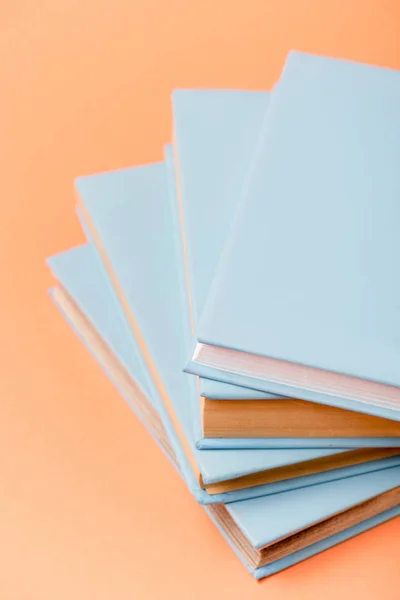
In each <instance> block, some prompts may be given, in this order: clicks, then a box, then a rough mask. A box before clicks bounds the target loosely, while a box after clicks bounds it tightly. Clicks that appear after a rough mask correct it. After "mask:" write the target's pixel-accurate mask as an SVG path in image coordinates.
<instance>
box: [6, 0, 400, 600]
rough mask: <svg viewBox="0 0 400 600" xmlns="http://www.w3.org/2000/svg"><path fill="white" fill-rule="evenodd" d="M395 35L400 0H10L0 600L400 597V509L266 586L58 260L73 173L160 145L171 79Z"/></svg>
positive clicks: (396, 41)
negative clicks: (131, 386)
mask: <svg viewBox="0 0 400 600" xmlns="http://www.w3.org/2000/svg"><path fill="white" fill-rule="evenodd" d="M399 31H400V3H399V1H398V0H376V1H373V2H372V1H368V0H325V1H323V2H321V0H303V1H301V0H291V1H290V0H246V1H243V0H241V1H238V2H235V1H234V0H168V1H167V0H164V1H163V0H140V1H138V0H125V1H124V0H113V2H111V1H109V2H105V1H102V0H97V1H96V2H95V1H94V0H91V1H86V2H85V1H82V0H79V1H78V0H56V1H52V0H33V1H28V0H19V1H18V2H15V1H13V0H3V1H2V2H1V3H0V48H1V51H0V103H1V110H0V120H1V122H0V125H1V127H0V132H1V150H0V151H1V161H0V165H1V193H2V195H1V203H2V205H1V218H0V228H1V231H0V247H1V248H0V250H1V251H0V260H1V275H2V294H1V299H0V302H1V307H0V308H1V310H0V318H1V330H0V331H1V333H0V340H1V347H0V349H1V350H0V351H1V355H0V357H1V368H2V372H1V378H0V444H1V452H0V598H1V599H2V600H3V599H4V600H32V599H34V600H36V599H38V600H50V599H51V600H53V599H57V600H64V599H65V600H67V599H68V600H71V598H74V599H80V598H82V599H85V600H87V599H89V598H90V599H92V598H93V599H96V600H105V599H106V600H125V599H128V598H129V600H132V599H135V600H136V599H146V600H147V599H151V598H157V599H158V598H162V597H163V598H174V599H181V598H182V599H185V600H186V599H187V598H189V597H190V598H192V599H194V600H196V599H200V598H202V599H203V598H205V597H208V598H212V599H214V598H230V599H231V600H238V599H243V598H246V600H253V599H254V598H268V599H270V600H288V599H290V600H292V599H295V600H320V599H321V598H323V599H324V600H330V599H335V600H336V599H337V598H341V599H345V600H346V599H347V598H349V599H352V600H357V599H358V598H360V599H361V598H362V599H363V600H368V599H376V598H382V599H385V600H392V599H393V600H394V599H397V600H398V598H399V596H400V592H399V589H400V569H399V566H400V558H399V554H400V553H399V549H400V541H399V540H400V520H399V519H398V520H397V521H394V522H392V523H389V524H386V525H383V526H381V527H379V528H378V529H376V530H374V531H372V532H370V533H367V534H365V535H362V536H361V537H359V538H357V539H354V540H352V541H350V542H347V543H345V544H343V545H341V546H339V547H336V548H335V549H333V550H331V551H328V552H325V553H324V554H322V555H320V556H318V557H315V558H313V559H311V560H309V561H307V562H305V563H302V564H300V565H298V566H296V567H294V568H292V569H290V570H288V571H286V572H283V573H281V574H278V575H276V576H274V577H272V578H271V579H269V580H265V581H264V582H262V583H261V584H257V583H256V582H255V581H254V580H253V579H252V578H251V577H250V575H248V573H247V572H246V571H245V569H244V568H243V567H242V565H241V564H240V563H239V561H238V559H237V558H236V556H235V555H234V554H233V552H232V551H231V550H230V549H229V548H228V546H227V544H226V543H225V542H224V541H223V539H222V538H221V536H220V535H219V534H218V532H217V531H216V530H215V528H214V526H213V525H212V524H211V523H210V522H209V520H208V518H207V516H206V515H205V513H204V512H203V511H202V509H201V508H200V507H199V506H197V505H196V503H195V502H194V500H193V499H192V498H191V496H190V495H189V494H188V493H187V492H186V490H185V486H184V484H183V483H182V482H181V481H180V480H179V478H178V476H177V475H176V473H175V472H174V470H173V469H172V467H170V465H169V464H168V462H167V460H166V459H165V458H164V456H162V454H161V452H160V451H159V450H158V448H156V446H155V444H154V443H152V441H151V440H150V439H149V437H148V436H147V434H146V433H145V432H144V430H143V428H142V427H141V426H140V425H139V423H138V422H137V420H136V419H135V417H134V416H133V415H132V414H131V413H130V411H129V409H128V408H127V407H126V406H125V404H124V402H123V401H122V400H121V399H120V398H119V397H118V395H117V393H116V392H115V390H114V389H113V387H112V385H111V384H110V383H109V382H108V381H107V380H106V378H105V376H104V375H103V374H102V372H101V371H100V369H99V368H98V367H97V365H96V364H95V363H94V361H93V360H92V359H91V358H90V356H89V355H88V354H87V352H86V350H85V349H84V348H83V347H82V346H81V345H80V343H79V342H78V340H77V339H76V338H75V337H74V336H73V335H72V334H71V332H70V331H69V329H68V328H67V326H66V325H65V324H64V322H63V321H62V319H61V318H60V316H59V315H58V313H57V312H56V310H55V308H53V306H52V304H51V303H50V301H49V300H48V298H47V297H46V294H45V291H46V289H47V287H48V286H49V285H50V284H51V278H50V275H49V274H48V273H47V271H46V269H45V266H44V264H43V259H44V257H46V256H48V255H50V254H52V253H54V252H57V251H59V250H63V249H66V248H68V247H70V246H72V245H74V244H78V243H80V242H82V241H83V237H82V234H81V232H80V230H79V226H78V224H77V221H76V218H75V214H74V210H73V199H72V179H73V177H75V176H76V175H78V174H85V173H91V172H94V171H101V170H104V169H113V168H115V167H122V166H127V165H131V164H135V163H143V162H146V161H150V160H154V159H159V158H161V146H162V144H163V143H164V142H166V141H168V140H169V136H170V131H171V117H170V107H169V95H170V92H171V90H172V89H173V88H174V87H178V86H179V87H188V86H202V87H205V86H209V87H211V86H215V87H218V86H219V87H223V86H225V87H239V88H252V89H253V88H254V89H257V88H268V87H269V86H271V84H272V83H273V81H274V80H275V79H276V78H277V76H278V74H279V70H280V68H281V66H282V63H283V60H284V57H285V54H286V52H287V51H288V50H289V49H290V48H296V49H302V50H308V51H312V52H321V53H326V54H331V55H334V56H338V57H348V58H352V59H356V60H362V61H367V62H371V63H375V64H380V65H385V66H390V67H395V68H400V35H399ZM152 472H155V473H157V479H155V478H153V477H150V475H149V474H150V473H152ZM139 480H145V481H146V482H147V485H146V488H145V489H140V488H139V485H138V481H139ZM189 549H190V550H189ZM160 551H163V552H162V553H163V556H164V559H163V561H162V562H161V564H160V565H158V566H157V569H154V568H153V567H152V556H160V553H161V552H160ZM155 572H157V574H156V575H155Z"/></svg>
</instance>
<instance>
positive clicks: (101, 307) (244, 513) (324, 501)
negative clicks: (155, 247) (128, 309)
mask: <svg viewBox="0 0 400 600" xmlns="http://www.w3.org/2000/svg"><path fill="white" fill-rule="evenodd" d="M49 264H50V266H51V268H52V270H53V271H54V273H55V274H56V275H57V276H59V278H60V283H61V285H62V287H56V288H54V289H53V290H52V291H51V294H52V296H53V298H54V300H55V302H56V304H57V305H58V306H59V308H60V310H61V311H62V312H63V313H64V316H65V317H66V318H67V320H68V321H69V322H70V324H71V325H72V327H73V328H74V329H75V331H76V332H77V334H78V335H80V336H81V338H82V340H83V341H84V343H85V344H86V345H87V347H88V348H89V350H91V351H92V353H93V355H94V356H95V357H96V358H97V360H98V361H99V363H100V364H101V365H102V366H103V368H104V369H105V370H106V372H107V374H108V375H109V376H110V378H111V379H112V380H113V381H114V383H115V384H116V386H117V387H118V388H119V389H120V391H121V393H122V394H123V395H124V396H125V399H126V400H127V401H128V402H130V397H131V393H130V392H131V391H130V390H129V389H128V388H127V387H126V385H125V383H124V380H123V378H121V377H120V376H118V374H117V373H116V371H115V369H114V366H113V364H112V362H110V361H109V360H108V358H110V357H109V356H107V352H109V353H110V354H113V353H114V352H117V353H118V355H119V358H120V359H121V360H122V361H123V363H124V364H125V365H130V369H133V372H132V376H133V379H134V380H135V382H136V383H137V386H136V389H135V392H136V393H143V394H149V393H150V392H149V386H148V374H147V370H146V368H145V365H144V363H143V362H141V361H140V357H139V353H137V352H136V350H135V351H134V352H132V350H133V346H132V343H131V340H132V337H131V336H130V335H129V333H128V330H127V327H126V323H125V319H124V317H123V312H122V310H121V307H120V306H119V304H118V302H116V297H115V294H114V293H113V290H112V288H111V286H110V285H109V283H108V281H107V277H106V276H105V273H104V271H103V270H102V267H101V264H100V261H99V260H98V257H97V256H96V254H95V252H94V251H93V249H92V248H91V247H90V246H83V247H80V248H75V249H73V250H71V251H69V252H66V253H63V254H60V255H57V256H55V257H53V258H52V259H50V261H49ZM85 269H86V272H85ZM92 273H95V276H94V277H93V276H92ZM96 273H97V274H98V277H96ZM99 284H100V285H99ZM71 307H72V308H71ZM85 311H87V312H85ZM88 324H89V327H87V325H88ZM93 329H95V330H96V331H98V332H101V339H103V343H101V342H100V341H99V339H97V338H96V331H93ZM108 344H110V346H108ZM108 368H109V370H108V371H107V369H108ZM126 393H127V395H126ZM150 405H151V406H152V407H153V409H154V410H155V412H157V408H160V407H161V404H158V405H157V403H154V401H150ZM134 408H135V409H136V408H137V404H135V407H134ZM139 415H140V416H141V418H142V420H143V421H144V423H145V425H146V426H148V427H149V421H151V420H152V416H151V414H150V413H149V411H143V412H142V414H140V411H139ZM149 429H150V431H151V432H152V434H153V436H154V437H155V438H156V439H157V440H158V441H159V442H160V432H159V431H158V432H157V431H155V430H154V428H152V427H151V426H150V427H149ZM168 441H169V442H170V443H168ZM175 442H176V439H175ZM161 446H162V447H163V449H164V450H165V452H166V454H167V456H169V458H170V459H171V461H172V462H173V464H174V465H175V467H176V468H177V469H178V471H179V472H180V473H181V474H182V475H183V476H184V477H185V479H186V475H187V469H186V468H185V467H184V468H183V469H182V468H181V466H182V465H181V464H180V461H179V459H178V456H182V455H184V453H182V452H181V453H179V452H178V453H177V454H175V452H174V450H173V447H174V448H177V445H176V443H175V444H174V443H173V439H170V440H168V439H166V440H165V443H163V444H161ZM178 446H179V442H178ZM185 474H186V475H185ZM186 481H187V482H188V485H189V486H190V484H191V478H190V476H189V480H187V479H186ZM399 489H400V466H392V467H390V468H387V469H383V470H380V471H376V472H372V473H368V474H364V475H358V476H354V477H348V478H345V479H342V480H339V481H337V482H330V483H324V484H319V485H315V486H311V487H305V488H300V489H298V490H291V491H287V492H281V493H276V494H273V495H270V496H265V497H259V498H256V499H250V500H244V501H241V502H233V503H230V504H226V505H224V504H214V505H209V506H207V507H205V509H206V510H207V512H208V513H209V515H210V517H211V518H212V519H213V521H214V522H215V524H216V525H217V527H218V528H219V530H220V531H221V533H222V534H223V535H224V537H225V538H226V539H227V541H228V542H229V544H230V545H231V546H232V548H233V549H234V551H235V552H236V554H237V555H238V556H239V558H240V559H241V560H242V562H243V563H244V564H245V566H246V567H247V568H248V570H249V571H250V572H251V574H252V575H253V576H254V577H255V578H257V579H261V578H262V577H266V576H268V575H271V574H273V573H276V572H278V571H280V570H282V569H285V568H287V567H290V566H291V565H294V564H296V563H298V562H300V561H302V560H304V559H306V558H308V557H310V556H313V555H314V554H317V553H318V552H321V551H323V550H325V549H327V548H329V547H332V546H334V545H336V544H338V543H340V542H342V541H344V540H346V539H349V538H350V537H352V536H354V535H357V534H359V533H361V532H363V531H366V530H367V529H370V528H371V527H374V526H376V525H378V524H379V523H382V522H384V521H386V520H388V519H391V518H394V517H395V516H397V515H398V514H399V513H400V507H399V506H398V503H399ZM360 508H362V515H361V514H360ZM332 519H334V521H332ZM338 519H340V522H338ZM316 528H317V529H316ZM238 534H239V536H240V537H239V539H240V542H239V543H238V541H237V540H238Z"/></svg>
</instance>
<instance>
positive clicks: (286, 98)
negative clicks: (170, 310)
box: [188, 52, 400, 421]
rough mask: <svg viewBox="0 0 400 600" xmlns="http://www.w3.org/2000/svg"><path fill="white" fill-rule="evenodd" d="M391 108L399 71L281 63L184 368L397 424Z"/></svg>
mask: <svg viewBox="0 0 400 600" xmlns="http://www.w3.org/2000/svg"><path fill="white" fill-rule="evenodd" d="M399 99H400V72H398V71H394V70H390V69H385V68H380V67H375V66H370V65H364V64H357V63H353V62H350V61H345V60H336V59H331V58H325V57H321V56H313V55H309V54H303V53H300V52H292V53H291V54H290V55H289V57H288V59H287V62H286V64H285V67H284V69H283V72H282V75H281V78H280V81H279V84H278V85H277V86H276V89H275V90H274V91H273V94H272V96H271V100H270V103H269V107H268V110H267V113H266V117H265V120H264V121H263V124H262V126H261V131H260V137H259V141H258V143H257V149H256V152H255V156H254V158H253V161H254V162H253V164H252V166H251V169H250V171H251V172H250V174H249V177H248V181H247V184H246V189H245V190H244V195H243V200H242V201H241V202H240V205H239V209H238V211H237V212H236V216H235V218H234V223H233V226H232V230H231V231H230V233H229V236H228V239H227V242H226V245H225V246H224V252H223V255H222V257H221V260H220V262H219V265H218V268H217V270H216V274H215V277H214V279H213V283H212V286H211V289H210V292H209V294H208V297H207V301H206V304H205V307H204V310H203V312H202V315H201V319H200V322H199V325H198V327H197V332H196V339H197V345H196V348H195V352H194V354H193V358H192V362H191V364H190V365H188V370H189V371H190V372H192V373H194V374H196V375H200V376H207V377H211V376H212V377H214V378H216V379H219V380H221V381H227V382H228V383H234V384H237V385H244V386H248V387H249V388H255V389H258V390H260V391H266V392H269V393H270V392H272V393H275V394H281V395H284V396H289V397H292V398H301V399H303V400H308V401H311V402H317V403H321V404H325V405H329V406H334V407H338V408H342V409H349V410H353V411H357V412H363V413H366V414H370V415H374V416H379V417H383V418H388V419H392V420H397V421H399V420H400V375H399V369H398V365H399V359H400V345H399V333H398V332H399V318H400V310H399V295H400V292H399V283H398V282H399V279H398V276H397V270H398V269H397V263H398V256H399V253H400V248H399V244H400V242H399V236H398V230H397V223H398V221H399V210H400V208H399V207H400V205H399V202H398V200H399V190H400V169H399V166H400V162H399V156H400V152H399V150H400V141H399V140H400V119H399ZM283 238H284V240H285V243H283Z"/></svg>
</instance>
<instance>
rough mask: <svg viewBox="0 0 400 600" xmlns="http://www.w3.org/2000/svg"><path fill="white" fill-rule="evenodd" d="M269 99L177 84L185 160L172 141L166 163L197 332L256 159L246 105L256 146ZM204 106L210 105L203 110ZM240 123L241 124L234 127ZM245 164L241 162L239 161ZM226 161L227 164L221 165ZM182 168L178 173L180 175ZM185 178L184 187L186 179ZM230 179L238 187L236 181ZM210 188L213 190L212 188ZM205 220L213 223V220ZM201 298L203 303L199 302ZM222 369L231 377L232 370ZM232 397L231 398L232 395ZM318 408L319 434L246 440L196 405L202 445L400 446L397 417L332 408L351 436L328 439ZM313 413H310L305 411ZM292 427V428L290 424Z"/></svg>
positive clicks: (206, 389) (215, 393)
mask: <svg viewBox="0 0 400 600" xmlns="http://www.w3.org/2000/svg"><path fill="white" fill-rule="evenodd" d="M247 94H249V95H247ZM268 97H269V96H268V95H267V94H266V93H265V94H263V93H261V92H260V93H259V94H256V93H253V94H252V93H250V92H249V93H246V92H229V91H227V92H224V91H219V92H217V91H212V92H207V91H198V90H190V91H189V90H179V91H178V92H176V93H175V94H174V118H175V119H176V120H177V123H175V146H174V148H175V152H176V147H177V140H180V142H181V147H180V149H179V150H178V154H179V159H178V160H177V158H176V156H174V150H173V149H172V147H171V146H167V147H166V162H167V166H168V171H169V175H170V190H171V193H172V194H173V195H174V200H173V201H174V202H175V203H177V204H178V206H179V208H180V223H181V238H182V245H181V248H182V256H186V263H187V264H186V285H187V286H189V287H190V288H191V289H190V290H189V291H188V297H189V311H190V309H191V316H192V331H194V332H195V331H196V328H197V324H198V319H199V313H200V308H202V307H203V304H204V298H205V296H206V291H207V288H208V286H209V285H210V284H211V280H212V274H213V269H215V267H216V264H217V262H218V257H219V256H220V254H221V252H222V250H223V240H224V238H225V236H226V234H227V232H228V230H229V223H230V221H231V220H232V216H233V214H234V212H235V204H237V203H238V198H239V196H240V192H239V191H238V190H240V179H243V177H244V175H243V172H244V171H245V165H248V163H249V160H250V159H249V155H250V154H251V152H250V148H247V154H246V152H245V150H246V144H245V143H244V141H246V140H243V135H240V127H246V125H247V124H248V120H249V118H248V117H247V119H246V117H245V115H246V110H245V109H247V110H248V111H251V117H252V118H251V119H250V124H251V125H252V126H250V127H249V130H250V132H252V135H251V136H250V135H249V136H248V145H250V142H251V140H252V141H253V142H254V140H255V139H256V123H258V124H259V123H260V122H262V116H261V114H262V108H264V112H265V102H266V99H268ZM224 98H225V102H224ZM250 100H251V101H250ZM255 100H257V102H255ZM261 100H263V102H261ZM203 104H204V105H205V106H204V107H203V109H202V108H201V107H202V105H203ZM231 104H232V107H234V110H233V108H232V107H231ZM253 105H254V106H253ZM224 106H226V111H225V112H226V113H227V116H225V117H224V116H223V107H224ZM257 108H258V112H257V110H256V109H257ZM241 112H242V113H243V114H242V118H241V119H240V127H239V131H238V132H237V135H238V138H239V140H241V142H243V143H241V144H239V146H240V147H239V148H238V147H237V146H238V143H237V141H236V143H235V142H234V140H233V139H231V138H232V136H233V135H234V132H235V126H234V122H235V121H236V120H238V119H239V117H240V113H241ZM217 123H219V127H217ZM228 126H230V127H228ZM229 128H230V133H229V134H228V131H227V130H228V129H229ZM237 129H238V126H236V130H237ZM225 145H226V147H227V152H226V153H224V150H223V149H224V147H225ZM207 150H208V152H207ZM244 155H245V156H246V158H245V159H244V158H243V156H244ZM240 159H242V160H240ZM240 163H242V164H241V166H240ZM174 165H175V167H176V168H175V169H174ZM224 165H225V170H224V169H223V166H224ZM174 172H175V175H174ZM176 173H178V178H177V177H176ZM208 173H210V176H209V177H208V176H206V174H208ZM238 177H239V179H238ZM178 179H179V180H178ZM180 179H182V182H184V183H185V185H183V184H181V183H180ZM232 182H233V184H234V185H233V186H231V183H232ZM207 188H209V191H208V192H207ZM225 188H226V189H225ZM235 191H236V192H235ZM213 214H214V217H213ZM229 217H231V219H230V218H229ZM206 223H208V226H207V225H206ZM199 298H200V299H201V301H199ZM190 299H191V300H190ZM196 299H197V300H196ZM190 305H191V306H190ZM199 307H200V308H199ZM215 373H216V374H217V376H218V371H215ZM224 375H225V376H229V374H226V373H224ZM226 381H228V379H226ZM200 385H201V388H202V389H201V391H200V394H201V395H202V396H206V397H207V398H210V397H211V398H213V399H224V400H227V399H230V400H235V401H236V400H239V399H246V400H249V399H253V400H260V399H268V400H269V401H271V400H277V399H278V397H277V396H273V395H272V394H267V396H263V397H261V396H258V395H257V393H256V394H253V391H254V390H250V389H249V390H247V394H243V391H244V390H245V388H243V387H237V386H235V385H232V384H228V383H221V382H218V381H212V380H207V379H203V378H201V384H200ZM229 396H231V397H230V398H229ZM283 401H284V402H286V403H287V399H283ZM205 402H207V400H206V401H205ZM210 404H212V403H208V407H209V406H210ZM300 404H301V402H297V403H296V407H295V419H298V418H299V416H298V415H299V413H300V412H301V410H300V408H299V406H300ZM305 404H307V403H303V405H305ZM318 408H320V405H319V407H317V408H313V410H312V411H311V414H310V413H308V409H309V406H304V419H309V420H310V419H312V423H314V424H315V423H316V424H317V426H318V428H319V431H318V432H317V433H318V435H317V434H314V437H312V436H311V435H310V433H307V435H303V437H296V436H294V435H292V436H290V437H289V436H288V435H286V436H284V435H283V427H282V434H281V435H279V436H278V437H274V436H271V435H270V436H268V437H267V436H265V437H256V436H255V435H254V434H253V436H252V437H250V436H249V437H247V438H246V437H245V436H244V435H243V434H240V436H239V435H237V436H236V437H234V436H231V437H229V436H228V435H222V434H221V433H219V435H218V437H216V436H215V437H212V436H210V435H209V434H208V435H205V434H204V431H205V423H206V419H205V416H204V412H203V413H202V412H201V411H197V412H196V413H195V414H194V419H195V421H194V425H195V435H196V438H197V444H198V446H199V448H202V449H209V448H245V447H246V448H262V447H297V448H304V447H340V446H344V445H347V446H358V447H360V446H364V447H372V446H381V447H383V446H397V447H398V446H400V436H399V435H398V428H399V426H398V425H397V424H393V422H389V423H388V422H386V423H385V422H384V421H383V422H382V421H380V420H377V421H379V422H372V421H373V420H372V419H370V418H369V417H366V416H363V417H361V416H360V414H359V413H355V412H352V413H350V412H349V411H346V412H345V413H341V414H336V415H333V419H332V415H331V414H330V415H326V419H327V420H328V419H329V424H328V425H326V426H325V430H327V431H328V433H329V432H333V431H334V427H335V426H336V427H338V426H341V428H342V430H344V432H345V433H346V434H347V435H346V437H334V435H332V433H331V435H330V436H329V437H324V432H323V431H322V432H321V430H323V429H324V427H323V423H324V415H321V410H318ZM204 410H205V405H204V404H203V405H202V411H204ZM208 410H209V411H211V414H214V415H215V409H213V408H208ZM220 410H222V409H220ZM213 411H214V412H213ZM255 412H256V414H257V415H258V417H257V418H258V422H259V418H260V417H259V414H260V408H258V407H256V408H255ZM328 412H329V411H328ZM331 412H332V411H331ZM279 414H280V415H281V414H282V412H279ZM307 415H310V416H308V417H307ZM254 418H256V417H250V418H249V421H250V422H251V423H253V422H254ZM278 418H281V417H276V419H278ZM300 418H301V417H300ZM238 419H239V417H238V413H237V412H236V411H235V412H234V417H233V421H234V422H237V421H238ZM220 422H221V423H222V425H220V426H219V428H218V427H215V429H219V431H221V429H222V430H223V431H224V432H225V431H226V428H225V427H224V426H223V419H222V418H221V419H220ZM309 422H310V427H309V428H310V429H312V425H311V421H309ZM327 422H328V421H327ZM363 428H364V431H365V430H366V431H367V432H368V434H366V433H363V434H362V435H358V436H357V435H356V434H355V432H356V431H357V430H358V432H360V431H362V429H363ZM238 429H240V428H238ZM287 429H288V431H290V427H289V426H288V428H287ZM300 429H301V428H300ZM371 429H373V433H371ZM321 433H322V435H321ZM350 436H351V437H350Z"/></svg>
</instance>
